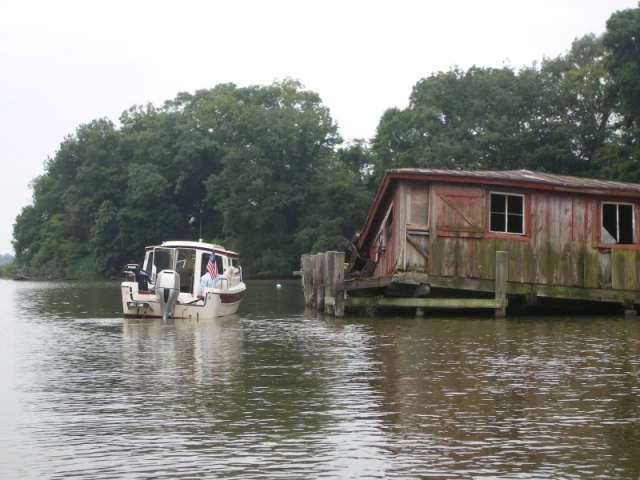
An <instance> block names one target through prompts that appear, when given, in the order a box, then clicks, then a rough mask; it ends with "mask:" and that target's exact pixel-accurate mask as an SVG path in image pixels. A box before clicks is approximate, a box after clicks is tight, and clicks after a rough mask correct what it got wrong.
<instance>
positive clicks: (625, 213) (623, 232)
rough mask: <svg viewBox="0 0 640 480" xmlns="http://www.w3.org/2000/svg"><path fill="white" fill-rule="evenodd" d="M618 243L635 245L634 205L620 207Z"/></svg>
mask: <svg viewBox="0 0 640 480" xmlns="http://www.w3.org/2000/svg"><path fill="white" fill-rule="evenodd" d="M618 243H625V244H629V243H633V206H632V205H618Z"/></svg>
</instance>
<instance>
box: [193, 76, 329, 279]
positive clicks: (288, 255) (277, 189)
mask: <svg viewBox="0 0 640 480" xmlns="http://www.w3.org/2000/svg"><path fill="white" fill-rule="evenodd" d="M229 96H231V97H233V98H234V99H235V102H234V101H233V100H232V99H231V98H229ZM225 97H226V98H224V99H223V100H224V101H223V102H221V104H220V105H219V108H220V109H224V110H225V122H224V124H223V125H220V130H219V131H218V132H216V133H218V134H219V135H221V136H224V137H226V141H225V145H226V148H225V154H224V158H223V162H222V163H223V164H222V170H221V172H220V173H219V174H217V175H215V174H214V175H211V176H210V177H209V179H208V180H207V183H206V185H207V198H206V199H205V205H214V206H215V209H216V211H217V212H218V213H219V214H220V215H222V216H223V219H224V228H223V231H222V235H221V237H220V238H221V240H222V241H224V243H225V244H229V245H231V246H233V247H234V248H236V249H238V250H240V251H241V252H242V254H243V257H244V258H245V259H246V261H247V262H248V264H249V265H250V266H251V271H252V272H253V273H258V272H261V273H262V274H263V275H283V274H290V273H291V271H292V268H293V267H294V266H295V265H296V264H297V263H298V262H299V254H300V252H299V251H298V250H296V249H295V246H294V244H293V242H292V238H293V237H294V235H295V232H296V231H297V230H298V228H299V227H300V219H301V218H302V216H303V215H304V212H305V210H306V209H307V208H309V207H310V205H311V204H312V202H313V199H311V198H309V192H310V191H311V187H312V186H313V183H314V181H315V172H316V170H317V169H318V168H319V167H321V166H322V165H323V164H324V163H325V162H326V161H327V160H328V158H330V157H331V155H332V154H333V146H334V145H335V144H337V143H338V142H339V141H340V138H339V136H338V134H337V128H336V126H335V124H334V123H333V121H332V120H331V117H330V115H329V111H328V109H327V108H326V107H324V106H323V105H322V103H321V100H320V97H319V96H318V95H317V94H315V93H313V92H309V91H306V90H304V89H303V88H302V85H301V84H300V83H299V82H296V81H293V80H287V81H284V82H282V83H276V84H273V85H271V86H268V87H263V88H259V87H249V88H241V89H229V88H227V92H226V95H225ZM213 111H216V109H213Z"/></svg>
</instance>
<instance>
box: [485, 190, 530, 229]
mask: <svg viewBox="0 0 640 480" xmlns="http://www.w3.org/2000/svg"><path fill="white" fill-rule="evenodd" d="M489 230H491V231H492V232H496V233H511V234H514V235H524V195H515V194H512V193H495V192H491V218H490V222H489Z"/></svg>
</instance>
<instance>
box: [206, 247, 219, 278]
mask: <svg viewBox="0 0 640 480" xmlns="http://www.w3.org/2000/svg"><path fill="white" fill-rule="evenodd" d="M207 272H209V275H211V278H216V277H217V276H218V265H216V254H215V253H212V254H211V256H210V257H209V263H207Z"/></svg>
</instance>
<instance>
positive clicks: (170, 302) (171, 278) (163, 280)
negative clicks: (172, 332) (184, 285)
mask: <svg viewBox="0 0 640 480" xmlns="http://www.w3.org/2000/svg"><path fill="white" fill-rule="evenodd" d="M179 294H180V275H179V274H178V272H175V271H173V270H162V271H161V272H160V273H159V274H158V275H157V277H156V295H157V296H158V302H159V303H160V310H161V311H162V319H163V320H166V319H167V318H168V317H169V315H170V314H172V313H173V306H174V305H175V303H176V300H177V299H178V295H179Z"/></svg>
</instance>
